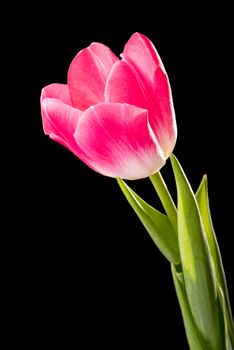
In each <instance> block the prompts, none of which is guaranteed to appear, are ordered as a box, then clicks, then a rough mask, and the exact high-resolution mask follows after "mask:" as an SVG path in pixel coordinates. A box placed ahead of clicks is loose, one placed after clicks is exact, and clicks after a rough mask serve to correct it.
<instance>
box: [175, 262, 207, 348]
mask: <svg viewBox="0 0 234 350" xmlns="http://www.w3.org/2000/svg"><path fill="white" fill-rule="evenodd" d="M171 271H172V276H173V281H174V285H175V289H176V294H177V297H178V300H179V304H180V309H181V313H182V317H183V321H184V327H185V332H186V335H187V340H188V343H189V348H190V350H204V349H205V344H204V343H203V339H202V336H201V333H200V331H199V329H198V328H197V326H196V323H195V321H194V318H193V315H192V312H191V309H190V305H189V302H188V297H187V294H186V289H185V284H184V277H183V273H182V272H177V270H176V268H175V266H174V265H172V264H171Z"/></svg>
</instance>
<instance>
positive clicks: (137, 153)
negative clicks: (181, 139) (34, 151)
mask: <svg viewBox="0 0 234 350" xmlns="http://www.w3.org/2000/svg"><path fill="white" fill-rule="evenodd" d="M121 57H122V59H121V60H119V59H118V58H117V57H116V56H115V55H114V54H113V53H112V52H111V50H110V49H109V48H108V47H106V46H105V45H103V44H100V43H92V44H91V45H90V46H89V47H87V48H85V49H83V50H81V51H80V52H79V53H78V54H77V55H76V57H75V58H74V59H73V61H72V63H71V65H70V67H69V70H68V81H67V84H66V85H63V84H51V85H49V86H47V87H45V88H44V89H43V90H42V94H41V111H42V120H43V128H44V132H45V133H46V134H48V135H49V136H50V137H51V138H52V139H54V140H55V141H57V142H59V143H61V144H63V145H64V146H65V147H67V148H68V149H69V150H70V151H72V152H73V153H74V154H75V155H76V156H77V157H79V158H80V159H81V160H82V161H84V162H85V163H86V164H87V165H88V166H90V167H91V168H92V169H94V170H95V171H97V172H99V173H101V174H103V175H107V176H111V177H120V178H123V179H138V178H144V177H147V176H149V175H152V174H154V173H155V172H157V171H158V170H159V169H160V168H161V167H162V166H163V165H164V164H165V161H166V159H167V158H168V157H169V156H170V154H171V152H172V150H173V148H174V146H175V142H176V136H177V128H176V121H175V113H174V106H173V101H172V94H171V89H170V84H169V80H168V77H167V74H166V71H165V69H164V66H163V64H162V61H161V59H160V57H159V55H158V53H157V51H156V49H155V47H154V46H153V44H152V43H151V41H150V40H149V39H148V38H146V37H145V36H144V35H142V34H139V33H135V34H133V35H132V37H131V38H130V39H129V41H128V42H127V43H126V45H125V47H124V51H123V53H122V55H121Z"/></svg>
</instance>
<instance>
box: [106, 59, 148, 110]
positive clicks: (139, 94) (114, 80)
mask: <svg viewBox="0 0 234 350" xmlns="http://www.w3.org/2000/svg"><path fill="white" fill-rule="evenodd" d="M143 88H144V87H143ZM145 93H146V92H145ZM105 100H106V102H119V103H128V104H131V105H135V106H137V107H141V108H145V109H147V107H148V106H147V99H146V97H145V96H144V91H143V90H142V87H141V85H140V82H139V79H138V80H137V76H136V75H135V74H134V73H133V71H132V70H131V68H130V67H129V66H128V64H127V63H126V62H124V61H118V62H116V63H115V64H114V65H113V67H112V70H111V72H110V74H109V77H108V79H107V82H106V88H105Z"/></svg>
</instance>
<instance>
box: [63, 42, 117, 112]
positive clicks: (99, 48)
mask: <svg viewBox="0 0 234 350" xmlns="http://www.w3.org/2000/svg"><path fill="white" fill-rule="evenodd" d="M117 60H118V58H117V57H116V56H115V55H114V54H113V53H112V51H111V50H110V49H109V48H108V47H107V46H105V45H103V44H100V43H92V44H91V45H90V46H89V47H87V48H86V49H83V50H81V51H80V52H79V53H78V54H77V55H76V57H75V58H74V59H73V61H72V63H71V65H70V67H69V71H68V86H69V91H70V96H71V101H72V104H73V106H74V107H76V108H78V109H80V110H82V111H84V110H85V109H87V108H88V107H90V106H92V105H94V104H97V103H99V102H104V90H105V85H106V80H107V77H108V75H109V73H110V71H111V68H112V66H113V64H114V63H115V62H116V61H117Z"/></svg>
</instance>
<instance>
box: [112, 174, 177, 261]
mask: <svg viewBox="0 0 234 350" xmlns="http://www.w3.org/2000/svg"><path fill="white" fill-rule="evenodd" d="M117 181H118V184H119V186H120V188H121V190H122V192H123V194H124V195H125V197H126V199H127V200H128V202H129V204H130V205H131V207H132V208H133V210H134V211H135V213H136V214H137V216H138V217H139V219H140V220H141V222H142V224H143V225H144V227H145V228H146V230H147V231H148V233H149V234H150V236H151V238H152V239H153V241H154V242H155V244H156V245H157V247H158V248H159V250H160V251H161V252H162V254H163V255H164V256H165V257H166V258H167V259H168V260H169V261H170V262H171V263H173V264H178V263H179V262H180V256H179V247H178V240H177V237H176V234H175V232H174V230H173V228H172V226H171V224H170V221H169V220H168V218H167V216H166V215H164V214H162V213H160V212H159V211H158V210H156V209H154V208H153V207H152V206H151V205H149V204H148V203H146V202H145V201H144V200H143V199H142V198H140V197H139V196H138V195H137V194H136V193H135V192H134V191H133V190H132V189H131V188H130V187H129V186H128V185H127V184H126V183H125V182H124V181H123V180H121V179H117Z"/></svg>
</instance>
